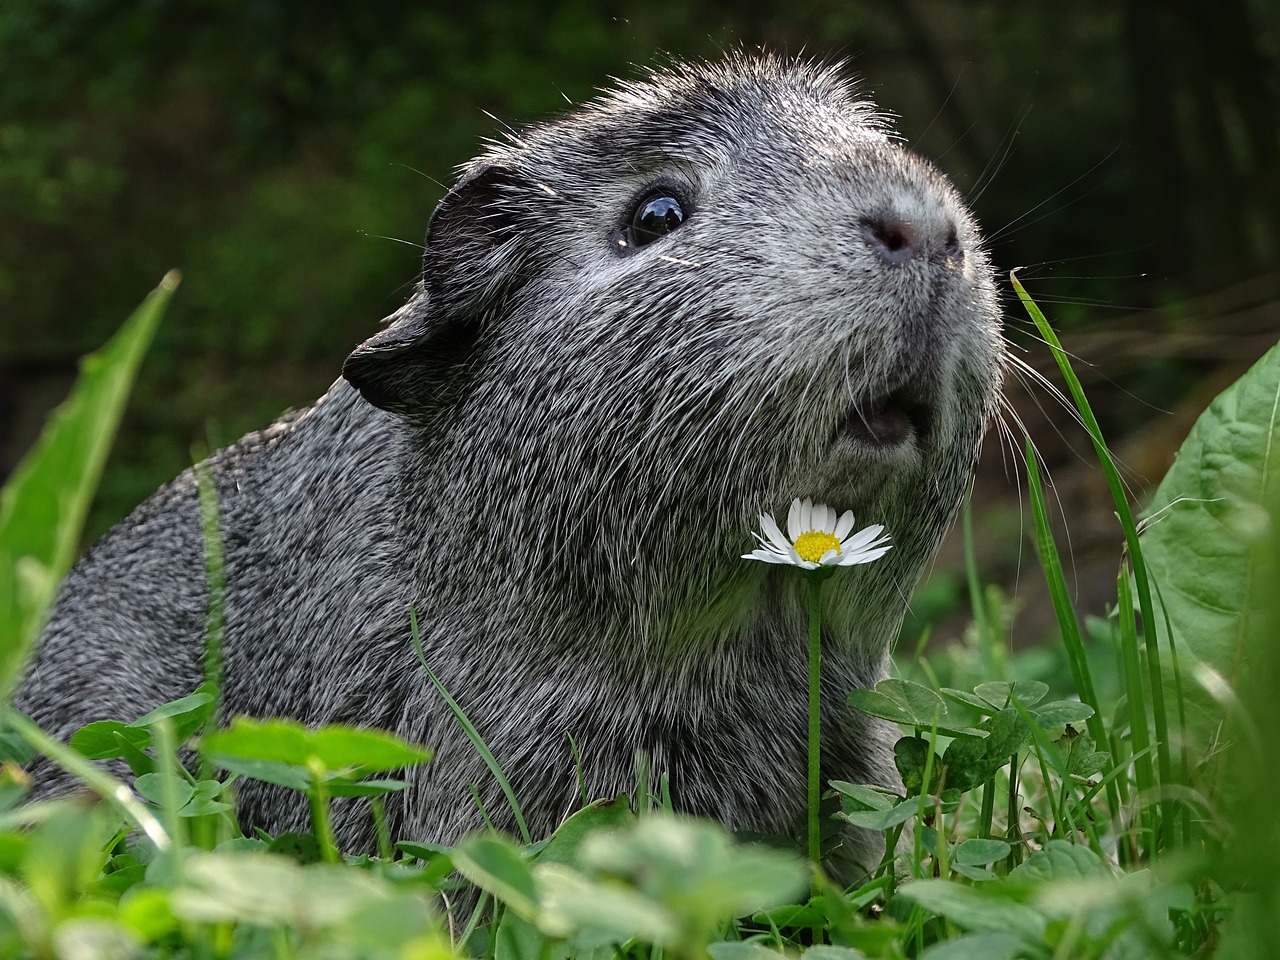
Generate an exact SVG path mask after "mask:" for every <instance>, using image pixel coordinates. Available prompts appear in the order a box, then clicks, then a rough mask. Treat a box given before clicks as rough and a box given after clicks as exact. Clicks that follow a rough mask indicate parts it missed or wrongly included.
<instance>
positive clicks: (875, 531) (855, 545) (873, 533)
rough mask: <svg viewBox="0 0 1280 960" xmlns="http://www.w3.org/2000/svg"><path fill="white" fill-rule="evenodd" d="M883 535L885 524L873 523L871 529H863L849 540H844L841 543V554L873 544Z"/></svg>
mask: <svg viewBox="0 0 1280 960" xmlns="http://www.w3.org/2000/svg"><path fill="white" fill-rule="evenodd" d="M882 533H884V525H883V524H879V523H873V524H872V525H871V526H869V527H863V528H862V529H861V530H859V531H858V532H857V533H855V534H854V535H853V536H851V537H849V538H848V539H847V540H842V541H841V542H840V552H841V553H848V552H849V551H850V550H859V549H861V548H862V547H865V546H866V545H867V544H869V543H871V542H872V541H873V540H875V538H876V537H878V536H880V534H882Z"/></svg>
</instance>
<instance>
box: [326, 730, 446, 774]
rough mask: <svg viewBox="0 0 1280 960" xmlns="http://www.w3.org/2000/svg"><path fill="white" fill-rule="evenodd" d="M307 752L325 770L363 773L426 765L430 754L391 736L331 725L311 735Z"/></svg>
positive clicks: (391, 734)
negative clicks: (308, 751)
mask: <svg viewBox="0 0 1280 960" xmlns="http://www.w3.org/2000/svg"><path fill="white" fill-rule="evenodd" d="M309 741H310V742H309V749H310V751H311V754H312V755H313V756H315V757H317V758H319V760H320V762H321V763H323V764H324V766H325V768H326V769H328V770H341V769H343V768H344V767H354V768H358V769H360V770H363V771H364V772H365V773H380V772H383V771H386V770H399V769H401V768H403V767H412V766H415V765H417V764H420V763H426V762H427V761H428V760H430V759H431V751H430V750H427V749H425V748H423V747H415V746H413V745H412V744H410V743H408V742H406V741H404V740H402V739H401V738H400V737H397V736H396V735H395V734H393V733H388V732H387V731H385V730H370V729H363V728H358V727H346V726H340V725H331V726H327V727H321V728H320V729H319V730H316V731H315V732H313V733H311V734H310V737H309Z"/></svg>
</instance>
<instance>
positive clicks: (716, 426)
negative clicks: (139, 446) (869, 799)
mask: <svg viewBox="0 0 1280 960" xmlns="http://www.w3.org/2000/svg"><path fill="white" fill-rule="evenodd" d="M1003 343H1004V342H1003V338H1002V333H1001V329H1000V321H999V312H998V309H997V303H996V292H995V287H994V283H993V278H992V271H991V267H990V265H989V262H988V259H987V256H986V254H985V253H984V251H983V248H982V242H981V237H980V235H979V232H978V227H977V226H976V224H975V223H974V220H973V218H972V216H971V215H970V213H969V212H968V210H967V209H966V207H965V205H964V203H963V202H962V201H961V199H960V197H959V196H958V195H957V193H956V191H955V189H954V188H953V187H952V186H951V184H950V183H949V182H948V181H947V180H946V179H945V178H944V177H943V176H942V175H941V174H940V173H938V171H937V170H935V169H934V167H933V166H931V165H930V164H929V163H927V162H925V161H923V160H921V159H920V158H918V157H916V156H915V155H913V154H912V153H910V152H909V151H908V150H906V149H905V148H904V147H903V145H902V144H901V143H900V142H899V141H898V140H897V139H895V137H894V136H893V134H892V132H891V129H890V127H889V125H888V122H887V121H886V119H885V118H884V117H883V116H882V115H880V114H879V113H877V112H876V108H875V107H874V105H873V104H871V103H869V102H868V101H867V100H865V99H863V98H861V97H860V96H859V94H858V93H857V91H856V90H855V89H854V87H853V86H851V84H850V83H849V82H848V81H847V80H846V79H844V78H843V77H842V73H841V70H840V69H839V68H837V67H831V66H824V65H821V64H815V63H812V62H805V61H796V60H792V59H787V58H783V57H780V56H775V55H768V54H765V55H755V54H745V53H736V54H731V55H729V56H728V57H727V58H726V59H724V60H722V61H719V62H714V63H690V64H678V65H673V66H670V67H668V68H665V69H661V70H658V71H656V72H654V73H652V74H650V75H648V76H647V77H645V78H644V79H642V80H639V81H637V82H629V83H623V84H621V85H619V86H618V87H617V88H616V89H614V90H612V91H610V92H606V93H604V94H602V95H601V96H600V97H599V99H597V100H594V101H593V102H590V103H588V104H586V105H585V106H583V107H581V108H579V109H577V110H575V111H573V112H571V113H568V114H566V115H565V116H563V117H560V118H559V119H553V120H551V121H549V122H546V123H542V124H539V125H536V126H533V127H530V128H528V129H526V130H524V131H522V132H519V133H516V134H513V135H510V136H508V137H505V138H504V139H502V140H500V141H498V142H494V143H491V144H489V145H488V146H487V148H486V149H485V151H484V153H483V154H481V156H479V157H478V158H477V159H475V160H472V161H471V162H469V163H467V164H466V165H464V166H463V167H462V168H461V170H460V172H459V176H458V179H457V182H456V183H455V185H454V186H453V187H452V189H450V190H449V192H448V194H447V195H446V196H445V197H444V199H443V200H442V201H441V202H440V204H439V206H438V207H437V208H436V210H435V212H434V214H433V215H432V218H431V222H430V230H429V233H428V238H427V244H426V252H425V255H424V258H423V274H422V278H421V281H420V282H419V283H418V284H417V286H416V288H415V290H414V293H413V295H412V297H411V299H410V300H409V302H408V303H407V304H406V305H405V306H404V307H403V308H402V309H401V310H399V311H398V312H397V313H396V314H395V315H393V316H392V317H391V318H390V320H389V322H388V324H387V326H386V327H385V329H383V330H382V331H381V332H379V333H377V334H376V335H375V336H374V337H373V338H372V339H370V340H368V341H367V342H366V343H364V344H362V345H360V346H359V347H357V348H356V349H355V351H354V352H353V353H352V354H351V355H350V356H349V357H348V358H347V360H346V363H345V365H344V367H343V379H339V380H338V381H337V382H336V383H335V384H334V385H333V387H332V388H331V389H330V390H329V391H328V393H326V394H325V395H324V396H323V397H321V398H320V399H319V400H318V401H317V402H316V403H315V405H314V406H312V407H310V408H308V409H306V410H303V411H301V412H299V413H294V414H290V415H287V416H285V417H284V418H282V419H281V420H279V421H277V422H276V423H275V424H273V425H272V426H270V427H268V428H267V429H266V430H264V431H262V432H260V433H254V434H251V435H249V436H247V437H245V438H244V439H243V440H241V441H240V442H239V443H237V444H235V445H234V446H231V447H228V448H227V449H225V450H222V451H220V452H218V453H216V454H215V455H214V456H213V457H211V458H210V460H209V461H208V463H207V468H208V470H209V471H210V474H211V476H212V478H213V480H214V482H215V484H216V487H217V491H218V495H219V509H220V512H221V524H222V536H223V544H222V549H223V551H224V554H225V563H226V581H227V593H226V606H225V612H226V635H225V649H224V651H223V652H224V657H225V678H224V683H223V690H222V696H223V701H224V702H223V709H224V711H225V713H226V714H227V715H235V714H247V715H250V716H253V717H260V718H264V717H274V716H282V717H292V718H296V719H298V720H301V721H304V722H306V723H308V724H324V723H332V722H341V723H349V724H360V725H367V726H374V727H380V728H385V729H388V730H392V731H395V732H396V733H398V734H400V735H401V736H403V737H405V738H408V739H409V740H411V741H415V742H418V743H422V744H425V745H428V746H430V747H432V748H434V749H435V750H436V751H437V757H436V759H435V761H434V762H432V763H430V764H427V765H425V766H422V767H420V768H417V769H414V770H411V771H409V772H408V774H407V778H408V782H409V785H408V787H407V789H405V790H404V791H402V792H401V793H398V794H393V795H391V796H389V797H388V798H387V816H388V820H389V826H390V830H391V834H392V836H393V837H397V838H403V839H413V840H420V841H439V842H451V841H454V840H456V839H457V838H458V837H459V836H460V835H461V834H463V833H464V832H465V831H468V830H470V829H472V828H475V827H477V826H478V825H480V823H481V818H480V814H479V812H478V810H477V807H476V804H475V802H474V800H473V798H472V796H471V792H470V788H471V785H474V787H475V789H476V790H477V791H478V793H479V796H480V797H481V799H482V800H483V802H484V804H485V807H486V809H487V810H488V811H489V813H490V814H491V815H493V816H494V818H495V820H496V821H497V823H498V824H499V825H500V826H506V827H510V826H511V825H512V822H511V819H510V817H509V815H508V813H507V807H506V804H505V801H503V799H502V797H501V794H500V792H499V789H498V787H497V785H496V783H495V782H494V778H493V777H492V776H491V774H490V773H489V771H488V770H487V768H486V767H485V765H484V763H483V762H482V760H481V758H480V757H479V756H478V754H477V752H476V750H475V749H474V748H473V746H472V744H471V743H470V742H469V741H468V739H467V738H466V736H465V735H464V733H463V732H462V730H461V729H460V728H459V726H458V724H457V722H456V721H455V719H454V717H453V716H452V714H451V713H450V711H449V709H448V707H447V706H446V704H445V703H444V701H443V700H442V698H441V696H440V694H439V693H438V692H437V691H436V689H435V688H434V687H433V686H432V684H431V682H430V681H429V679H428V677H427V676H426V674H425V672H424V671H423V669H422V667H421V665H420V664H419V662H418V659H417V656H416V655H415V652H414V650H413V647H412V644H411V641H410V631H409V616H408V610H409V608H410V606H411V605H412V606H413V607H414V609H415V610H416V615H417V618H418V623H419V625H420V631H421V639H422V643H423V645H424V647H425V652H426V656H427V659H428V661H429V663H430V664H431V666H432V668H433V669H434V670H435V671H436V673H437V674H438V676H439V677H440V679H441V680H442V681H443V683H444V685H445V686H446V688H447V689H448V690H449V691H451V693H452V694H453V695H454V696H455V697H456V698H457V700H458V701H459V702H460V704H461V705H462V707H463V708H464V709H465V711H466V712H467V714H468V715H469V716H470V718H471V719H472V720H473V721H474V723H475V725H476V727H478V728H479V730H480V732H481V734H482V735H483V736H484V738H485V739H486V740H487V742H488V744H489V746H490V747H491V748H492V750H493V752H494V754H495V755H496V756H497V758H498V760H499V762H500V763H501V765H502V767H503V769H504V770H505V771H506V773H507V775H508V776H509V778H510V780H511V783H512V786H513V787H514V790H515V792H516V794H517V796H518V797H519V799H520V801H521V802H522V804H523V808H524V811H525V814H526V817H527V819H528V822H529V826H530V828H531V829H532V830H533V831H534V834H535V836H537V835H545V834H547V833H548V832H550V831H551V830H552V829H553V828H554V827H555V826H556V824H557V823H558V822H559V821H560V820H561V818H562V817H564V816H565V815H566V814H567V813H569V812H571V811H573V810H574V809H576V807H577V805H578V802H579V787H578V780H577V770H576V767H575V761H574V759H573V756H572V752H571V747H570V740H569V738H570V737H572V739H573V741H574V742H575V743H576V744H577V746H578V748H579V750H580V752H581V775H582V777H583V778H584V779H585V785H586V790H587V793H588V794H589V795H590V796H591V797H611V796H614V795H616V794H619V793H622V792H628V791H630V790H632V789H633V787H634V784H635V770H636V756H637V752H638V751H645V752H647V754H648V756H649V758H650V765H651V769H652V771H653V773H654V774H661V773H665V774H667V775H668V776H669V780H670V789H671V795H672V798H673V800H674V803H675V804H676V806H677V808H678V809H680V810H683V811H687V812H691V813H696V814H702V815H707V816H711V817H715V818H718V819H719V820H721V821H722V822H723V823H725V824H726V825H727V826H729V827H730V828H733V829H740V830H745V831H751V832H764V833H775V834H790V835H792V836H795V837H799V836H801V835H802V834H803V824H804V822H805V796H806V791H805V778H806V772H805V771H806V743H807V732H806V731H807V720H806V717H807V667H806V663H807V661H806V637H807V615H806V590H807V587H806V586H805V584H804V582H803V578H802V577H800V576H798V575H797V573H796V571H794V570H791V569H787V568H786V567H782V566H774V565H768V564H763V563H751V562H747V561H744V560H742V559H741V556H742V554H743V553H744V552H745V551H747V550H750V549H751V548H752V547H753V546H754V545H755V544H754V542H753V540H752V537H751V532H752V530H754V529H756V528H757V516H758V514H759V513H761V512H766V513H770V514H778V513H780V512H784V511H785V510H786V508H787V506H788V505H789V504H790V502H791V500H792V498H794V497H811V498H813V499H814V500H815V501H821V502H824V503H827V504H830V505H831V506H832V507H834V508H836V509H837V510H841V511H843V510H846V509H851V510H853V511H854V513H855V514H856V517H857V520H858V525H859V526H862V525H864V524H870V523H881V524H884V526H885V528H886V530H887V532H888V533H889V535H890V536H891V537H892V544H893V548H892V549H891V550H890V551H889V552H888V554H887V555H886V556H885V557H883V558H882V559H881V560H878V561H876V562H874V563H870V564H867V565H863V566H856V567H851V568H847V569H842V570H840V571H839V572H838V573H837V574H836V575H834V576H833V577H832V578H831V579H830V580H828V581H827V583H826V585H825V587H824V590H823V603H824V636H823V658H824V659H823V676H822V684H823V689H822V695H823V698H824V699H823V771H822V773H823V778H824V780H825V779H832V778H838V779H843V780H850V781H855V782H863V783H879V784H884V785H895V784H896V783H897V775H896V773H895V770H894V765H893V761H892V752H891V750H892V742H893V739H894V736H895V735H894V733H893V732H892V731H890V730H889V729H888V728H887V727H886V726H884V725H882V724H880V723H879V722H877V721H874V720H871V719H869V718H868V717H866V716H864V715H861V714H858V713H856V712H855V711H853V710H851V709H850V708H849V707H847V706H846V705H845V700H846V696H847V694H848V692H849V690H850V689H851V688H854V687H867V686H870V685H873V684H874V683H875V682H876V681H877V680H879V679H880V678H882V677H883V676H884V675H885V671H886V664H887V658H888V654H889V649H890V646H891V644H892V642H893V640H894V638H895V635H896V632H897V630H898V629H899V626H900V624H901V622H902V618H903V613H904V610H905V607H906V603H907V598H908V597H909V595H910V593H911V590H912V587H913V586H914V584H915V582H916V580H917V579H918V577H919V575H920V572H921V569H922V567H923V566H924V564H925V563H926V562H927V561H928V560H929V558H930V557H931V555H932V554H933V552H934V550H935V549H936V547H937V545H938V543H939V541H940V539H941V537H942V536H943V533H944V531H945V530H946V528H947V526H948V524H949V523H950V521H951V519H952V517H953V516H954V514H955V512H956V509H957V506H958V505H959V503H960V501H961V498H962V496H963V494H964V492H965V491H966V489H967V487H968V485H969V483H970V480H971V477H972V474H973V470H974V463H975V459H976V457H977V454H978V448H979V445H980V442H981V439H982V436H983V433H984V431H985V428H986V426H987V424H988V422H989V421H990V420H991V419H992V417H993V413H994V410H995V406H996V402H997V397H998V394H999V390H1000V385H1001V379H1002V371H1003V367H1004V365H1005V352H1004V345H1003ZM206 602H207V601H206V585H205V560H204V548H203V543H202V534H201V523H200V519H199V506H198V501H197V489H196V480H195V475H194V473H193V472H192V471H187V472H186V473H184V474H183V475H181V476H180V477H178V478H177V479H176V480H175V481H173V482H172V483H171V484H169V485H168V486H166V487H164V488H163V489H161V490H160V491H159V492H158V493H156V494H155V495H154V496H153V497H152V498H151V499H150V500H148V501H147V502H145V503H144V504H143V505H142V506H140V507H139V508H138V509H137V510H136V511H134V513H133V514H132V515H130V516H129V517H128V518H127V519H126V520H124V521H123V522H121V523H120V524H119V525H118V526H116V527H115V528H114V529H113V530H112V531H111V532H110V533H108V534H107V535H106V537H104V538H103V539H102V541H101V542H99V543H98V544H97V545H96V546H95V547H93V548H92V549H91V550H90V551H89V552H88V554H87V555H86V556H85V557H84V558H83V559H82V560H81V561H80V563H79V564H78V565H77V566H76V567H75V568H74V569H73V571H72V572H71V574H70V575H69V576H68V577H67V579H66V581H65V583H64V584H63V587H62V590H61V594H60V596H59V600H58V603H57V607H56V609H55V611H54V613H53V615H52V619H51V621H50V623H49V625H48V627H47V628H46V630H45V632H44V635H43V638H42V641H41V643H40V645H39V648H38V650H37V652H36V654H35V655H34V658H33V661H32V663H31V665H30V667H29V671H28V674H27V676H26V679H25V682H24V685H23V686H22V688H21V690H20V693H19V695H18V698H17V701H16V705H17V706H18V707H19V708H20V709H22V710H24V711H26V712H28V713H29V714H30V715H31V716H32V717H33V718H34V719H35V720H36V721H38V722H39V723H40V724H41V725H42V726H43V727H44V728H45V729H46V730H48V731H50V732H51V733H53V734H56V735H58V736H61V737H66V736H67V735H69V734H70V733H71V732H72V731H73V730H75V729H76V728H77V727H79V726H80V725H82V724H84V723H87V722H90V721H93V720H100V719H108V718H110V719H119V720H126V721H127V720H132V719H134V718H136V717H137V716H139V715H140V714H142V713H144V712H146V711H147V710H149V709H151V708H152V707H154V706H156V705H157V704H160V703H163V702H165V701H168V700H171V699H174V698H177V697H180V696H183V695H184V694H187V693H190V692H191V691H192V690H194V689H195V688H196V687H197V685H198V684H199V683H200V681H201V678H202V656H203V650H202V644H203V638H204V633H205V618H206ZM33 774H34V776H35V777H36V779H37V782H38V783H39V790H40V791H41V792H42V793H49V792H56V791H58V790H60V789H64V788H65V786H66V781H65V780H64V779H61V778H62V775H61V774H60V773H59V772H58V771H56V770H55V769H53V768H52V767H51V766H49V765H42V764H41V763H40V762H37V764H36V765H35V768H34V770H33ZM239 798H240V802H241V819H242V822H243V824H244V825H245V827H246V829H247V828H249V827H262V828H264V829H266V830H268V831H271V832H276V831H281V830H288V829H306V828H307V826H308V823H309V818H308V812H307V808H306V804H305V802H304V801H303V799H302V797H301V796H299V795H292V794H286V793H285V792H284V791H281V790H277V789H276V788H273V787H269V786H266V785H264V784H261V783H256V782H252V781H242V786H241V789H240V791H239ZM335 828H336V830H337V834H338V838H339V840H340V842H341V843H342V845H343V846H344V848H345V849H347V850H348V851H356V850H360V849H367V848H370V847H371V846H372V845H373V825H372V820H371V817H370V815H369V811H368V809H367V807H365V806H364V805H363V801H358V800H351V801H342V802H340V803H339V804H338V806H337V809H336V810H335ZM882 851H883V841H882V840H881V839H880V838H878V837H875V836H872V835H869V834H864V833H860V832H859V831H855V830H850V831H849V833H848V835H847V837H846V838H845V842H844V844H843V845H842V847H841V848H840V849H839V850H838V851H837V853H836V855H835V856H834V857H833V858H832V862H831V864H830V866H831V869H832V871H833V872H834V873H835V875H836V876H838V877H840V878H843V879H847V880H852V879H856V878H857V876H858V875H859V873H860V871H861V870H863V869H865V868H867V867H869V866H871V865H874V863H875V862H877V860H878V859H879V855H880V853H881V852H882Z"/></svg>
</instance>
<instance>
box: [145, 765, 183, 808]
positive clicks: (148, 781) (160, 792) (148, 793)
mask: <svg viewBox="0 0 1280 960" xmlns="http://www.w3.org/2000/svg"><path fill="white" fill-rule="evenodd" d="M164 776H165V774H161V773H144V774H143V775H142V776H140V777H138V778H137V779H136V780H134V781H133V789H134V790H136V791H138V793H140V794H141V795H142V796H143V797H144V798H146V799H147V800H150V801H151V802H152V803H155V804H160V803H163V802H164V782H163V777H164ZM173 792H174V795H175V799H176V802H177V805H178V806H179V807H181V806H184V805H185V804H186V803H187V801H188V800H190V799H191V798H192V797H194V796H195V794H196V788H195V787H193V786H192V785H191V784H189V783H187V781H185V780H181V779H178V778H177V777H175V778H174V783H173Z"/></svg>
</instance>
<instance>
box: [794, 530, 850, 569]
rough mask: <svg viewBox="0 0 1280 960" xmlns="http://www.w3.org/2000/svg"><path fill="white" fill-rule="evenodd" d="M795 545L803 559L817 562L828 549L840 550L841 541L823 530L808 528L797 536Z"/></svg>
mask: <svg viewBox="0 0 1280 960" xmlns="http://www.w3.org/2000/svg"><path fill="white" fill-rule="evenodd" d="M793 546H794V547H795V549H796V553H798V554H800V559H801V560H808V561H809V562H810V563H817V562H818V561H819V560H821V559H822V555H823V554H824V553H826V552H827V551H828V550H839V549H840V541H839V540H837V539H836V538H835V537H834V536H832V535H831V534H829V533H825V532H823V531H822V530H808V531H806V532H804V533H802V534H800V536H798V537H796V542H795V543H794V544H793Z"/></svg>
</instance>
